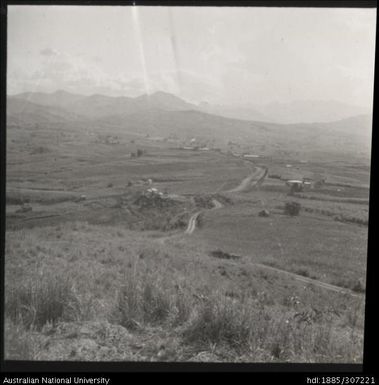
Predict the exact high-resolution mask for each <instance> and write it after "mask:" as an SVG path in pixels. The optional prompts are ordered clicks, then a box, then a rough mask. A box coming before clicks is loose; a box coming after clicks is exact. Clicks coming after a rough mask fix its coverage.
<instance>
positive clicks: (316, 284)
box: [252, 263, 364, 297]
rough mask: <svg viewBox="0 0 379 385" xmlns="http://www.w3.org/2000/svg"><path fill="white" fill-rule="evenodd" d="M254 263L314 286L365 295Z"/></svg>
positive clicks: (360, 295)
mask: <svg viewBox="0 0 379 385" xmlns="http://www.w3.org/2000/svg"><path fill="white" fill-rule="evenodd" d="M252 265H254V266H257V267H260V268H262V269H265V270H271V271H275V272H276V273H279V274H286V275H288V276H290V277H292V278H294V279H296V280H297V281H300V282H304V283H308V284H311V285H314V286H318V287H321V288H323V289H326V290H330V291H334V292H336V293H341V294H349V295H351V296H353V297H362V295H364V294H361V293H356V292H354V291H352V290H350V289H347V288H344V287H340V286H335V285H331V284H329V283H326V282H322V281H319V280H317V279H312V278H307V277H304V276H302V275H299V274H295V273H291V272H289V271H287V270H282V269H277V268H276V267H272V266H268V265H263V264H261V263H252Z"/></svg>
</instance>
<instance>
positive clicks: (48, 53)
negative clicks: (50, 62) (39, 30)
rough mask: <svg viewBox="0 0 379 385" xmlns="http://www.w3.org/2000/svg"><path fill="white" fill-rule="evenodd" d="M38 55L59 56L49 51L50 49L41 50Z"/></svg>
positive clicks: (55, 52)
mask: <svg viewBox="0 0 379 385" xmlns="http://www.w3.org/2000/svg"><path fill="white" fill-rule="evenodd" d="M39 53H40V54H41V55H42V56H56V55H58V54H59V52H58V51H57V50H55V49H51V48H45V49H42V50H41V51H39Z"/></svg>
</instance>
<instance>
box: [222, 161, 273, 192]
mask: <svg viewBox="0 0 379 385" xmlns="http://www.w3.org/2000/svg"><path fill="white" fill-rule="evenodd" d="M267 172H268V171H267V168H265V167H259V166H257V167H255V168H254V171H253V173H252V174H250V175H249V176H247V177H246V178H245V179H243V181H242V182H241V183H240V184H239V185H238V186H237V187H235V188H233V189H231V190H228V191H226V192H229V193H231V192H243V191H247V190H249V189H250V188H251V187H253V186H255V185H260V184H262V182H263V180H264V178H265V177H266V175H267Z"/></svg>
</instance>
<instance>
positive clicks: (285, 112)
mask: <svg viewBox="0 0 379 385" xmlns="http://www.w3.org/2000/svg"><path fill="white" fill-rule="evenodd" d="M199 109H200V110H202V111H204V112H209V113H212V114H216V115H221V116H225V117H228V118H234V119H244V120H261V121H267V122H275V123H280V124H296V123H314V122H318V123H320V122H322V123H324V122H333V121H337V120H340V119H346V118H349V117H352V116H355V115H362V114H369V113H370V110H369V109H368V108H367V109H364V108H362V107H357V106H352V105H349V104H345V103H341V102H336V101H323V100H312V101H294V102H289V103H269V104H264V105H255V104H252V105H249V104H246V105H211V104H209V103H200V104H199Z"/></svg>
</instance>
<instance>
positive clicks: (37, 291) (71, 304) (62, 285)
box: [5, 274, 80, 330]
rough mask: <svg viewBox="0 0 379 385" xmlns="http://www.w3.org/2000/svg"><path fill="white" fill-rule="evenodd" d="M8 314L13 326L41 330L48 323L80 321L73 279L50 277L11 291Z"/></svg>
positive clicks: (8, 292) (7, 302) (8, 300)
mask: <svg viewBox="0 0 379 385" xmlns="http://www.w3.org/2000/svg"><path fill="white" fill-rule="evenodd" d="M5 313H6V315H7V316H9V318H10V319H11V320H12V321H13V322H21V323H22V324H23V325H25V327H26V328H31V327H35V328H36V329H38V330H39V329H41V328H42V327H43V326H44V325H45V324H46V323H48V322H50V323H53V324H55V323H56V322H57V321H59V320H63V319H66V320H72V319H75V318H77V316H78V314H79V313H80V308H79V301H78V299H77V297H76V295H75V293H74V290H73V286H72V283H71V281H70V279H69V278H68V277H65V276H62V275H59V274H47V275H42V276H41V277H40V279H39V280H34V281H29V282H27V283H24V284H21V285H19V286H13V287H11V288H9V290H7V296H6V303H5Z"/></svg>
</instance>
